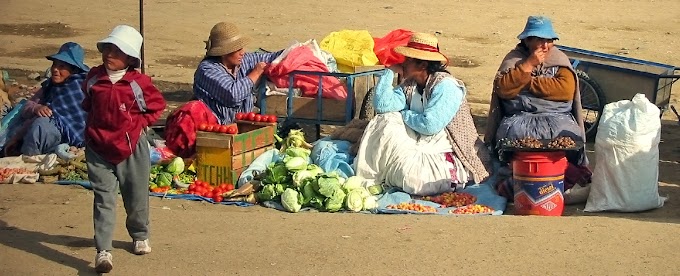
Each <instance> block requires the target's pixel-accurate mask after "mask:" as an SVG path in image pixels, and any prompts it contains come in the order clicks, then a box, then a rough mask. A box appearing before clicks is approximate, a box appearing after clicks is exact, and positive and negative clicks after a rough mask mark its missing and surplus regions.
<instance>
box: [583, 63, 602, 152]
mask: <svg viewBox="0 0 680 276" xmlns="http://www.w3.org/2000/svg"><path fill="white" fill-rule="evenodd" d="M576 76H577V77H578V79H579V89H580V90H581V107H582V108H583V111H582V112H583V120H584V122H583V125H584V127H585V130H586V137H587V138H589V139H593V138H595V134H596V133H597V125H598V124H599V123H600V117H601V116H602V110H603V109H604V105H605V104H606V103H607V102H606V99H605V97H604V92H603V91H602V88H600V85H599V84H597V82H596V81H595V80H593V79H591V78H590V76H588V74H586V72H583V71H580V70H576Z"/></svg>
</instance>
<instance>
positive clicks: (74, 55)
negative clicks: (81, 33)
mask: <svg viewBox="0 0 680 276" xmlns="http://www.w3.org/2000/svg"><path fill="white" fill-rule="evenodd" d="M45 58H47V59H49V60H51V61H54V60H59V61H63V62H66V63H68V64H70V65H72V66H74V67H76V68H78V69H80V70H82V71H83V72H87V71H90V67H87V65H85V63H83V60H84V59H85V50H83V47H80V45H78V43H75V42H66V43H64V45H61V47H59V52H58V53H56V54H54V55H51V56H46V57H45Z"/></svg>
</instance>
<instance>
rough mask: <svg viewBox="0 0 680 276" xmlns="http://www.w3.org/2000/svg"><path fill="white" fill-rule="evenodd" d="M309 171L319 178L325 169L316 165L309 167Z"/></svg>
mask: <svg viewBox="0 0 680 276" xmlns="http://www.w3.org/2000/svg"><path fill="white" fill-rule="evenodd" d="M307 170H308V171H310V172H311V173H312V174H313V175H314V176H317V175H320V174H322V173H323V169H322V168H321V167H319V166H318V165H316V164H309V165H307Z"/></svg>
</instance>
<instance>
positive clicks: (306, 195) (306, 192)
mask: <svg viewBox="0 0 680 276" xmlns="http://www.w3.org/2000/svg"><path fill="white" fill-rule="evenodd" d="M318 195H319V194H318V193H317V192H316V191H315V190H314V184H312V183H311V182H307V183H305V185H304V187H302V197H303V200H302V205H303V206H308V205H309V204H310V203H309V202H310V201H311V200H312V198H314V197H317V196H318ZM321 201H322V202H323V200H321Z"/></svg>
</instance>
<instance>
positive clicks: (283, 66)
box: [265, 46, 347, 99]
mask: <svg viewBox="0 0 680 276" xmlns="http://www.w3.org/2000/svg"><path fill="white" fill-rule="evenodd" d="M295 70H302V71H314V72H328V68H327V67H326V64H324V63H323V62H321V60H319V59H318V58H317V57H316V56H314V53H313V52H312V50H311V49H310V48H308V47H305V46H301V47H297V48H295V49H292V50H291V51H290V53H288V56H286V57H285V58H284V59H283V60H282V61H281V62H279V63H278V64H272V66H270V67H268V68H267V69H266V70H265V74H266V75H267V76H269V80H271V81H272V82H273V83H274V84H275V85H276V87H288V84H289V83H288V78H289V76H288V74H290V72H292V71H295ZM322 78H323V79H322V84H323V91H322V93H321V96H322V97H323V98H330V99H345V98H347V88H346V87H345V85H343V84H342V83H341V82H340V80H338V78H336V77H332V76H325V77H322ZM318 85H319V77H318V76H313V75H300V74H297V75H295V78H294V79H293V87H294V88H300V90H301V91H302V95H303V96H305V97H316V94H317V89H318Z"/></svg>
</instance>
